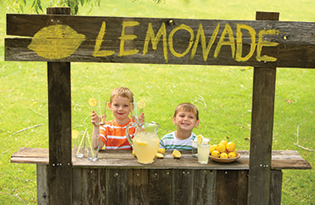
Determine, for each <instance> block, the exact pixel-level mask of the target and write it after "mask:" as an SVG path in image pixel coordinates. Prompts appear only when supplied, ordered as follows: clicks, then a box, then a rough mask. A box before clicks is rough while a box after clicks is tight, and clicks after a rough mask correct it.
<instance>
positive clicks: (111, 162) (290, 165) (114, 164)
mask: <svg viewBox="0 0 315 205" xmlns="http://www.w3.org/2000/svg"><path fill="white" fill-rule="evenodd" d="M238 153H240V154H241V157H240V158H239V159H238V160H237V161H235V162H232V163H228V164H222V163H217V162H214V161H212V160H211V159H209V163H208V164H206V165H201V164H198V162H197V158H195V157H192V155H191V152H187V151H186V152H184V151H183V152H182V157H181V158H180V159H174V158H173V157H172V155H171V152H168V151H167V152H166V153H165V155H164V158H163V159H155V160H154V163H153V164H149V165H143V164H140V163H138V162H137V159H136V158H135V157H134V156H133V155H132V154H131V151H130V150H126V151H125V150H120V151H117V150H116V151H114V150H106V151H105V150H102V151H100V153H99V160H98V161H96V162H90V161H88V160H87V158H86V157H84V158H76V157H74V155H73V157H72V164H73V167H74V168H75V167H88V168H93V167H94V168H95V167H96V168H97V167H99V168H101V167H106V168H122V169H130V168H137V169H138V168H141V169H212V170H248V169H249V151H247V150H246V151H238ZM11 162H12V163H30V164H48V163H49V156H48V149H45V148H20V149H19V150H18V151H17V152H14V153H13V155H12V156H11ZM262 167H264V165H262ZM271 169H311V166H310V164H309V163H308V162H307V161H306V160H304V159H303V158H302V157H301V155H300V154H299V153H298V152H297V151H296V150H274V151H272V161H271Z"/></svg>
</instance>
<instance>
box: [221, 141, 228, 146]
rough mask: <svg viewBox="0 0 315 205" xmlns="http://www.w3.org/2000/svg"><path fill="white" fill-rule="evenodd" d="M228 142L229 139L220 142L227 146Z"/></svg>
mask: <svg viewBox="0 0 315 205" xmlns="http://www.w3.org/2000/svg"><path fill="white" fill-rule="evenodd" d="M227 143H228V141H227V140H222V141H221V142H220V144H224V146H226V145H227Z"/></svg>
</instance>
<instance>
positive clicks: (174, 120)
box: [172, 116, 176, 125]
mask: <svg viewBox="0 0 315 205" xmlns="http://www.w3.org/2000/svg"><path fill="white" fill-rule="evenodd" d="M172 121H173V124H174V125H176V119H175V117H174V116H173V118H172Z"/></svg>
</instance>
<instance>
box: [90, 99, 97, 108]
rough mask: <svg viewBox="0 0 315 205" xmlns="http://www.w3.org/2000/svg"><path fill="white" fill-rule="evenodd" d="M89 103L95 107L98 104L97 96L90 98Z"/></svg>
mask: <svg viewBox="0 0 315 205" xmlns="http://www.w3.org/2000/svg"><path fill="white" fill-rule="evenodd" d="M88 103H89V105H90V106H91V107H95V106H96V105H97V100H96V99H95V98H90V99H89V101H88Z"/></svg>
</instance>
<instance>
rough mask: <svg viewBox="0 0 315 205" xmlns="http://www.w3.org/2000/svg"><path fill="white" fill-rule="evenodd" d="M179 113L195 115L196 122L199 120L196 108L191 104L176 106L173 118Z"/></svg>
mask: <svg viewBox="0 0 315 205" xmlns="http://www.w3.org/2000/svg"><path fill="white" fill-rule="evenodd" d="M179 111H184V112H191V113H194V114H195V115H196V118H197V120H199V111H198V108H197V107H196V106H194V105H193V104H191V103H182V104H179V105H177V107H176V108H175V112H174V117H176V115H177V113H178V112H179Z"/></svg>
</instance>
